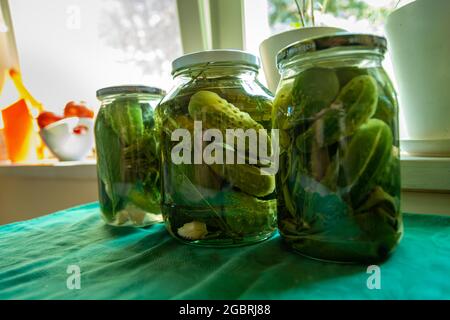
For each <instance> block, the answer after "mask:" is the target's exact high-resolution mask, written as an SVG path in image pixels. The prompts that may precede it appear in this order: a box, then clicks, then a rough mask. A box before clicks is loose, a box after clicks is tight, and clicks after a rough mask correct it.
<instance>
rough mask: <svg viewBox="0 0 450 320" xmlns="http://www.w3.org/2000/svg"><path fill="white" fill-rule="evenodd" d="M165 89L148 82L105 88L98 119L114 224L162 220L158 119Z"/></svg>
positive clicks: (105, 196)
mask: <svg viewBox="0 0 450 320" xmlns="http://www.w3.org/2000/svg"><path fill="white" fill-rule="evenodd" d="M163 96H164V91H162V90H161V89H158V88H153V87H146V86H117V87H108V88H104V89H100V90H98V91H97V97H98V99H99V100H100V101H101V107H100V110H99V113H98V115H97V119H96V121H95V142H96V152H97V176H98V186H99V200H100V208H101V213H102V216H103V218H104V220H105V221H106V223H108V224H110V225H114V226H136V227H143V226H147V225H151V224H154V223H157V222H161V221H162V215H161V209H160V200H161V195H160V176H159V175H160V174H159V140H158V132H159V131H158V126H159V122H158V119H157V118H156V117H155V112H154V109H155V107H156V105H157V104H158V102H159V101H160V100H161V98H162V97H163Z"/></svg>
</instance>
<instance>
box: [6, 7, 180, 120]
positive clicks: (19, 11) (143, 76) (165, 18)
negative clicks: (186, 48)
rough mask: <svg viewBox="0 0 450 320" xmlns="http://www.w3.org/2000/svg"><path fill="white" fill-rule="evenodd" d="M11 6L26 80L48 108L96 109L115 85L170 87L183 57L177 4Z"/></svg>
mask: <svg viewBox="0 0 450 320" xmlns="http://www.w3.org/2000/svg"><path fill="white" fill-rule="evenodd" d="M9 2H10V7H11V15H12V18H13V24H14V29H15V35H16V42H17V47H18V53H19V58H20V65H21V71H22V76H23V80H24V82H25V85H26V86H27V88H28V89H29V91H30V92H31V93H32V95H34V96H35V98H36V99H38V100H39V101H41V102H42V103H43V104H44V106H45V108H46V109H48V110H50V111H57V112H61V111H62V109H63V107H64V105H65V103H66V102H67V101H70V100H84V101H87V102H88V103H89V104H90V105H92V106H94V107H95V106H96V105H97V104H98V103H97V100H96V98H95V91H96V90H97V89H99V88H101V87H105V86H110V85H119V84H145V85H150V86H158V87H162V88H164V89H169V88H170V86H171V75H170V71H171V61H172V60H173V59H174V58H176V57H177V56H179V55H180V54H181V53H182V48H181V39H180V32H179V26H178V16H177V8H176V0H165V1H160V0H133V1H129V0H39V1H30V0H12V1H11V0H10V1H9ZM10 87H11V86H10V85H7V86H6V88H5V90H6V89H8V91H10V93H11V90H10ZM5 95H7V93H5Z"/></svg>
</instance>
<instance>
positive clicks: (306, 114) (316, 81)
mask: <svg viewBox="0 0 450 320" xmlns="http://www.w3.org/2000/svg"><path fill="white" fill-rule="evenodd" d="M339 87H340V86H339V79H338V77H337V76H336V73H335V71H334V69H330V68H318V67H314V68H309V69H307V70H305V71H303V72H302V73H300V74H299V75H298V76H297V77H296V78H295V83H294V88H293V90H292V100H293V104H294V106H295V108H294V110H293V111H292V112H293V118H294V119H297V118H310V117H312V116H313V115H315V114H316V113H318V112H319V111H321V110H322V109H325V108H328V107H329V106H330V105H331V104H332V103H333V101H334V100H335V99H336V96H337V95H338V93H339Z"/></svg>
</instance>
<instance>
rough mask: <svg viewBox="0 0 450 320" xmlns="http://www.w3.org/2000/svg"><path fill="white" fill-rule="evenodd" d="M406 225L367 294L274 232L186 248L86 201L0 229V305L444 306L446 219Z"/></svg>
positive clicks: (449, 294) (342, 271)
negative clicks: (391, 302) (241, 242)
mask: <svg viewBox="0 0 450 320" xmlns="http://www.w3.org/2000/svg"><path fill="white" fill-rule="evenodd" d="M404 224H405V235H404V237H403V239H402V242H401V243H400V245H399V246H398V248H397V250H396V252H395V253H394V254H393V255H392V257H391V258H390V259H389V260H388V261H386V262H385V263H383V264H382V265H380V280H381V282H380V284H381V288H380V289H370V288H369V287H370V286H368V285H367V282H368V280H369V281H370V279H369V277H370V276H371V275H372V273H371V272H368V271H367V267H368V266H363V265H339V264H333V263H325V262H319V261H314V260H310V259H307V258H304V257H302V256H300V255H297V254H295V253H292V252H290V251H289V250H287V248H286V247H285V246H284V244H283V243H282V241H281V239H280V237H279V236H278V235H275V236H274V237H272V238H271V239H269V240H267V241H264V242H262V243H259V244H256V245H250V246H244V247H237V248H226V249H223V248H221V249H215V248H200V247H194V246H189V245H184V244H181V243H179V242H178V241H177V240H175V239H172V238H171V237H170V235H169V234H168V233H167V232H166V230H165V228H164V225H163V224H159V225H155V226H151V227H148V228H143V229H133V228H129V227H124V228H114V227H110V226H107V225H105V224H104V222H103V221H102V220H101V218H100V214H99V207H98V204H97V203H92V204H87V205H83V206H79V207H76V208H72V209H68V210H64V211H60V212H57V213H54V214H51V215H47V216H44V217H41V218H37V219H33V220H29V221H24V222H18V223H14V224H9V225H4V226H0V299H450V277H449V274H450V216H435V215H411V214H405V217H404ZM78 271H80V277H79V278H77V275H78V273H77V272H78ZM78 279H79V280H80V281H79V282H77V281H78ZM78 283H79V285H80V286H79V289H78V287H77V284H78Z"/></svg>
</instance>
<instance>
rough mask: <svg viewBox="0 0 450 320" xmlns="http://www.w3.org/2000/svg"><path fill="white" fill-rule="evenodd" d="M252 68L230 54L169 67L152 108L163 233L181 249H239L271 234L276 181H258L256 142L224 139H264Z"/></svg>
mask: <svg viewBox="0 0 450 320" xmlns="http://www.w3.org/2000/svg"><path fill="white" fill-rule="evenodd" d="M258 69H259V60H258V58H257V57H255V56H254V55H251V54H249V53H245V52H242V51H237V50H212V51H205V52H198V53H193V54H188V55H185V56H183V57H180V58H178V59H176V60H175V61H174V62H173V73H172V74H173V77H174V80H175V81H176V86H175V87H174V88H173V89H172V90H171V91H170V92H169V94H168V95H167V96H166V97H165V98H164V99H163V101H162V102H161V104H160V105H159V106H158V108H157V112H158V115H159V116H160V118H161V123H162V127H161V128H162V131H161V151H162V169H161V171H162V172H161V174H162V185H163V187H162V212H163V217H164V220H165V223H166V227H167V229H168V231H169V232H170V233H171V234H172V236H174V237H175V238H177V239H179V240H181V241H183V242H186V243H191V244H197V245H207V246H234V245H242V244H247V243H251V242H256V241H260V240H264V239H266V238H268V237H270V236H271V235H272V234H273V233H274V231H275V230H276V199H275V193H274V190H275V176H274V174H269V173H268V172H266V173H267V174H262V173H261V172H262V167H263V164H262V162H261V159H260V158H258V157H255V156H254V154H251V153H250V151H251V150H253V149H252V148H251V147H250V145H252V146H255V145H257V144H258V143H259V142H258V141H254V140H252V139H251V138H249V140H246V142H245V144H244V145H242V148H239V142H238V140H239V139H240V138H242V137H240V138H238V139H236V143H234V142H235V141H234V140H233V139H228V138H227V132H231V134H234V133H237V131H235V129H242V131H245V132H259V130H261V132H262V135H265V137H266V138H267V137H268V135H269V134H270V125H271V110H272V96H271V95H270V93H269V91H268V90H267V89H266V88H264V87H263V86H262V85H261V84H260V83H259V81H258V80H257V75H258ZM177 129H181V130H177ZM227 130H228V131H227ZM247 130H249V131H247ZM231 137H234V136H231ZM236 137H238V135H236ZM259 137H260V136H259V135H258V136H257V138H256V139H259ZM241 141H242V140H241ZM249 141H250V143H249ZM259 141H263V138H261V140H259ZM267 141H268V140H266V142H267ZM181 149H183V150H181ZM262 149H263V148H262ZM262 149H261V150H262ZM265 151H267V150H265ZM228 152H229V154H230V157H229V158H226V159H225V156H228ZM267 154H268V155H269V154H270V153H267ZM260 155H261V153H258V156H260ZM215 156H217V157H215ZM250 158H251V159H253V160H256V161H251V160H250ZM256 158H257V159H256ZM238 159H240V160H242V161H240V162H239V160H238ZM266 159H267V158H266ZM244 160H245V161H244ZM266 165H267V163H266Z"/></svg>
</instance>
